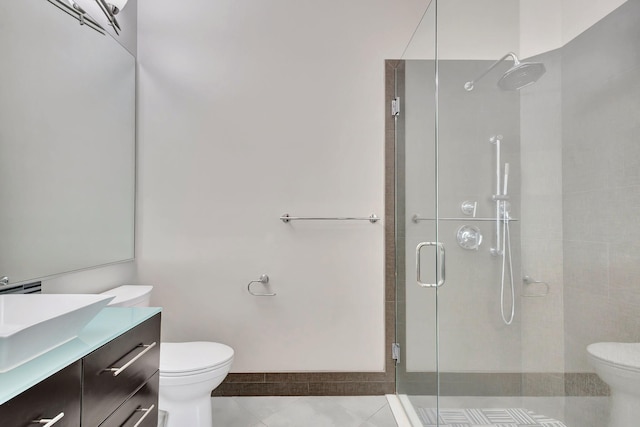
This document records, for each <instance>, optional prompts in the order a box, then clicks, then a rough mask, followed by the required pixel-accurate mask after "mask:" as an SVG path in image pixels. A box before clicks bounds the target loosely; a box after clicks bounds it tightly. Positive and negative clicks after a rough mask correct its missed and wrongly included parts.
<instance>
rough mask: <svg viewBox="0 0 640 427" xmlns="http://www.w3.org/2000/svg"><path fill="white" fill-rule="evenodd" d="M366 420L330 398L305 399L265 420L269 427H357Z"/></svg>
mask: <svg viewBox="0 0 640 427" xmlns="http://www.w3.org/2000/svg"><path fill="white" fill-rule="evenodd" d="M364 421H365V420H364V419H363V418H362V417H359V416H357V415H356V414H353V413H351V412H350V411H348V410H347V409H345V408H343V407H342V406H340V405H339V404H337V403H336V402H335V401H334V400H333V399H332V398H329V397H305V398H301V399H300V400H298V401H297V402H296V403H295V404H294V405H288V406H287V407H286V408H284V409H283V410H282V411H279V412H276V413H275V414H272V415H271V416H269V417H267V418H265V419H264V420H263V422H264V424H266V425H267V426H268V427H299V426H305V427H352V426H353V427H357V426H359V425H360V424H362V423H363V422H364Z"/></svg>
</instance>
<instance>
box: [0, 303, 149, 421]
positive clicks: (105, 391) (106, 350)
mask: <svg viewBox="0 0 640 427" xmlns="http://www.w3.org/2000/svg"><path fill="white" fill-rule="evenodd" d="M159 366H160V314H159V313H158V314H156V315H155V316H153V317H151V318H149V319H148V320H146V321H144V322H142V323H140V324H139V325H138V326H136V327H134V328H132V329H130V330H129V331H127V332H125V333H123V334H122V335H120V336H118V337H116V338H115V339H113V340H112V341H110V342H108V343H107V344H105V345H103V346H102V347H100V348H98V349H97V350H95V351H93V352H92V353H89V354H88V355H86V356H85V357H83V358H82V359H80V360H77V361H75V362H74V363H72V364H71V365H69V366H67V367H66V368H64V369H62V370H60V371H58V372H57V373H55V374H54V375H52V376H50V377H49V378H47V379H45V380H43V381H41V382H40V383H38V384H36V385H35V386H33V387H31V388H29V389H28V390H26V391H24V392H23V393H21V394H19V395H18V396H16V397H14V398H12V399H11V400H9V401H7V402H5V403H4V404H2V405H0V427H33V426H35V425H43V424H44V423H42V422H41V423H40V424H38V422H39V421H40V420H45V419H46V420H53V419H55V418H58V420H57V421H56V422H55V423H54V424H52V425H54V426H55V427H132V426H134V425H136V424H137V425H138V427H156V426H157V424H158V381H159V370H158V369H159ZM45 423H46V422H45Z"/></svg>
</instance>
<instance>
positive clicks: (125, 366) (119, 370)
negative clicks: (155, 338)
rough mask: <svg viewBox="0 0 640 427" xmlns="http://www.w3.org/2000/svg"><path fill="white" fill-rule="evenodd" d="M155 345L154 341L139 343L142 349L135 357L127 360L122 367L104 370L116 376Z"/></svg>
mask: <svg viewBox="0 0 640 427" xmlns="http://www.w3.org/2000/svg"><path fill="white" fill-rule="evenodd" d="M155 346H156V342H153V343H151V344H147V345H145V344H141V345H139V346H138V347H144V350H142V351H141V352H140V353H138V355H137V356H136V357H134V358H133V359H131V360H129V361H128V362H127V363H126V364H124V365H122V367H120V368H107V369H105V371H109V372H113V376H114V377H117V376H118V375H120V374H121V373H122V371H124V370H125V369H127V368H128V367H129V366H131V365H133V364H134V363H135V362H136V360H138V359H140V358H141V357H142V356H144V355H145V354H146V353H147V352H148V351H149V350H151V349H152V348H153V347H155Z"/></svg>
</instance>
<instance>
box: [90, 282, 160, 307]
mask: <svg viewBox="0 0 640 427" xmlns="http://www.w3.org/2000/svg"><path fill="white" fill-rule="evenodd" d="M152 289H153V286H148V285H123V286H118V287H117V288H113V289H109V290H108V291H104V292H102V294H103V295H113V296H115V298H114V299H113V300H112V301H111V302H110V303H109V306H111V307H149V303H150V301H151V290H152Z"/></svg>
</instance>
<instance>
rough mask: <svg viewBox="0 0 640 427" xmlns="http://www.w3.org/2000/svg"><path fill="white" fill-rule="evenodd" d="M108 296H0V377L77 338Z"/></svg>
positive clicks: (106, 302) (107, 301)
mask: <svg viewBox="0 0 640 427" xmlns="http://www.w3.org/2000/svg"><path fill="white" fill-rule="evenodd" d="M112 299H113V297H112V296H109V295H89V294H86V295H85V294H72V295H70V294H31V295H0V373H2V372H7V371H9V370H10V369H13V368H15V367H16V366H19V365H22V364H23V363H26V362H28V361H29V360H31V359H34V358H36V357H38V356H40V355H41V354H43V353H46V352H47V351H49V350H52V349H54V348H56V347H58V346H60V345H62V344H64V343H66V342H68V341H70V340H72V339H74V338H75V337H77V336H78V334H79V333H80V331H81V330H82V328H84V327H85V325H86V324H87V323H89V322H90V321H91V319H93V318H94V317H95V316H96V314H98V312H99V311H100V310H102V308H103V307H105V306H106V305H107V304H108V303H109V301H111V300H112Z"/></svg>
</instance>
